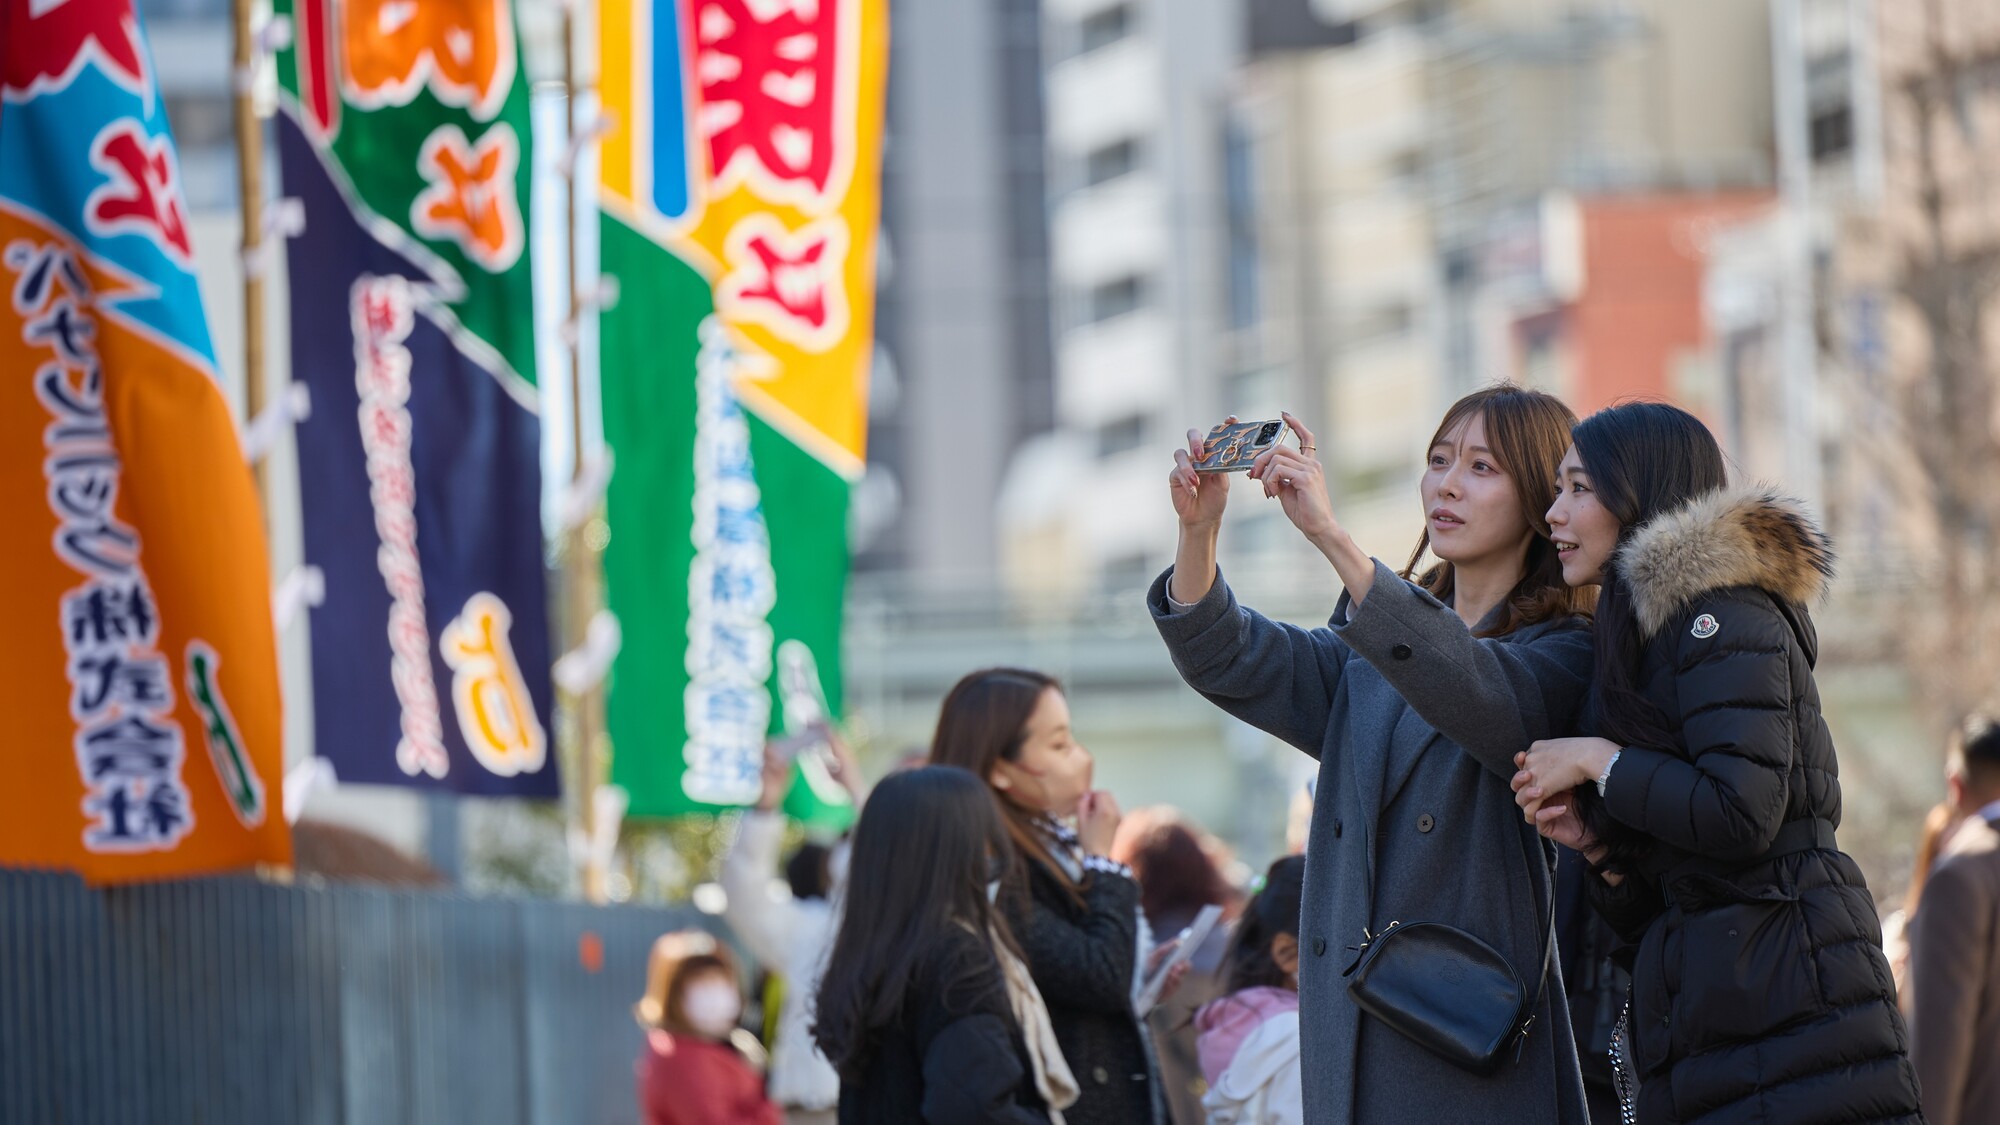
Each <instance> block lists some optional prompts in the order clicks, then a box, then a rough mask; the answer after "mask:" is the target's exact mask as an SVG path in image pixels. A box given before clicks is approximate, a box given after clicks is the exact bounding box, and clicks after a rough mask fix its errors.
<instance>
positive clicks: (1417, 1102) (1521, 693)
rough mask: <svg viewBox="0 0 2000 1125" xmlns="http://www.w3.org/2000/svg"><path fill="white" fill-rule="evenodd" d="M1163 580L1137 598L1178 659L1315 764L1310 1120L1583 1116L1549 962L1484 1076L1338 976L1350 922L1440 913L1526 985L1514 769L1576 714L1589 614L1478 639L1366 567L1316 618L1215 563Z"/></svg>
mask: <svg viewBox="0 0 2000 1125" xmlns="http://www.w3.org/2000/svg"><path fill="white" fill-rule="evenodd" d="M1171 576H1172V571H1171V570H1170V571H1168V572H1167V574H1165V575H1162V576H1161V577H1160V578H1159V580H1158V581H1156V582H1154V584H1153V587H1152V589H1151V590H1150V591H1149V592H1148V594H1147V602H1148V604H1149V606H1150V608H1151V609H1152V612H1153V619H1154V622H1155V624H1157V625H1158V626H1159V629H1160V635H1161V636H1162V637H1164V638H1165V639H1166V642H1167V648H1168V650H1169V651H1170V652H1171V653H1172V655H1173V659H1174V665H1175V667H1177V668H1178V669H1179V670H1180V673H1181V676H1182V677H1183V678H1185V679H1186V680H1187V682H1188V684H1189V685H1190V686H1191V687H1193V688H1194V689H1195V690H1196V691H1198V692H1200V693H1201V694H1202V695H1203V696H1205V697H1206V698H1207V699H1208V700H1209V701H1210V702H1212V703H1214V704H1215V705H1216V706H1218V707H1221V708H1222V709H1223V710H1225V711H1227V712H1229V713H1230V714H1232V715H1235V716H1236V717H1237V718H1239V719H1242V720H1243V721H1245V722H1247V723H1249V724H1251V725H1252V726H1255V727H1258V728H1259V729H1261V730H1264V731H1267V732H1269V733H1270V734H1272V735H1274V736H1276V737H1278V738H1281V739H1283V740H1284V741H1286V742H1288V743H1290V744H1291V745H1293V746H1296V747H1298V748H1299V749H1300V750H1303V751H1305V752H1306V753H1308V754H1310V755H1312V756H1313V757H1315V758H1317V759H1319V763H1320V767H1319V784H1318V788H1317V791H1316V797H1315V801H1314V804H1313V817H1312V834H1311V836H1310V838H1309V841H1308V843H1307V846H1306V878H1305V897H1304V906H1303V916H1302V917H1301V919H1300V926H1299V952H1300V962H1299V994H1300V995H1299V1000H1300V1011H1299V1017H1300V1048H1301V1066H1302V1068H1303V1070H1304V1078H1305V1110H1306V1120H1307V1121H1309V1122H1312V1123H1313V1125H1349V1123H1350V1122H1358V1123H1360V1125H1397V1123H1401V1122H1408V1123H1410V1125H1433V1123H1442V1122H1450V1123H1453V1125H1461V1123H1465V1122H1535V1123H1537V1125H1539V1123H1543V1122H1549V1123H1557V1125H1588V1122H1589V1115H1588V1113H1587V1111H1586V1110H1585V1108H1584V1095H1583V1077H1582V1074H1581V1072H1580V1071H1579V1069H1578V1066H1577V1057H1576V1045H1575V1041H1574V1040H1573V1039H1572V1037H1571V1032H1570V1022H1569V1007H1568V1003H1567V1000H1566V997H1565V993H1564V991H1563V987H1562V979H1561V974H1560V973H1558V972H1551V973H1550V974H1549V981H1548V990H1547V993H1546V994H1545V995H1544V996H1543V998H1542V1003H1541V1005H1540V1007H1539V1009H1538V1010H1537V1012H1536V1017H1535V1022H1534V1025H1533V1027H1532V1028H1531V1030H1530V1033H1529V1035H1528V1038H1527V1040H1526V1042H1525V1044H1524V1047H1523V1053H1522V1056H1521V1060H1520V1062H1519V1063H1518V1064H1517V1063H1514V1062H1513V1061H1512V1060H1509V1061H1507V1062H1505V1063H1503V1064H1502V1065H1501V1067H1500V1069H1499V1070H1498V1071H1497V1072H1495V1073H1494V1074H1493V1075H1491V1076H1488V1077H1483V1078H1482V1077H1478V1076H1476V1075H1473V1074H1470V1073H1468V1072H1466V1071H1463V1070H1460V1069H1459V1068H1458V1067H1456V1066H1453V1065H1452V1064H1451V1063H1448V1062H1446V1061H1444V1060H1443V1059H1440V1058H1438V1057H1437V1056H1435V1055H1432V1054H1431V1053H1430V1052H1428V1051H1426V1050H1425V1049H1424V1048H1422V1047H1420V1046H1418V1045H1417V1044H1415V1043H1413V1042H1411V1041H1410V1040H1408V1039H1405V1038H1404V1037H1403V1036H1401V1035H1400V1034H1398V1033H1397V1032H1395V1031H1393V1030H1390V1029H1389V1028H1388V1027H1386V1026H1384V1025H1382V1024H1380V1023H1378V1022H1376V1021H1375V1020H1374V1019H1372V1018H1369V1017H1364V1016H1363V1015H1362V1014H1361V1010H1360V1009H1359V1008H1357V1007H1356V1006H1355V1004H1354V1001H1353V1000H1352V999H1351V998H1350V997H1349V996H1348V995H1347V981H1346V979H1345V978H1344V977H1343V975H1342V974H1343V973H1344V972H1345V971H1346V969H1347V968H1348V966H1349V965H1350V964H1352V963H1353V961H1354V959H1355V953H1354V952H1353V950H1352V949H1351V948H1350V947H1353V946H1358V945H1360V944H1361V942H1362V940H1363V938H1362V928H1363V927H1364V926H1366V927H1369V928H1370V929H1373V930H1380V929H1381V928H1382V927H1384V926H1386V925H1388V924H1389V923H1390V922H1391V921H1395V920H1401V921H1403V922H1416V921H1436V922H1448V923H1451V924H1452V925H1456V926H1460V927H1462V928H1464V929H1466V930H1468V931H1470V932H1472V933H1473V934H1476V935H1478V936H1479V937H1481V938H1483V939H1485V940H1486V941H1487V942H1488V943H1490V944H1491V945H1493V947H1494V948H1496V949H1498V950H1499V951H1500V952H1501V953H1502V954H1504V955H1505V956H1506V957H1507V958H1508V960H1509V962H1510V963H1511V964H1512V965H1513V966H1514V970H1515V972H1517V973H1519V974H1520V976H1521V979H1522V981H1523V983H1525V984H1526V985H1527V987H1529V988H1530V989H1532V988H1534V986H1535V980H1536V977H1537V976H1538V974H1539V973H1540V971H1541V956H1542V940H1543V933H1544V930H1543V927H1544V925H1545V924H1546V921H1547V918H1548V902H1549V898H1548V896H1549V894H1550V893H1551V891H1552V889H1553V888H1552V871H1553V863H1554V858H1553V850H1552V848H1551V847H1550V846H1548V845H1545V844H1544V843H1543V842H1542V841H1541V840H1540V838H1539V837H1537V836H1535V835H1534V832H1533V829H1531V828H1529V827H1528V825H1527V824H1526V823H1525V822H1524V821H1523V819H1522V817H1521V813H1520V810H1519V809H1518V808H1516V807H1515V805H1514V794H1513V791H1512V789H1511V788H1510V787H1509V786H1508V779H1509V778H1510V777H1512V776H1513V774H1514V771H1515V767H1514V761H1513V759H1514V755H1515V754H1516V753H1517V752H1519V751H1522V750H1525V749H1527V747H1528V744H1529V743H1530V742H1532V741H1534V740H1536V739H1539V738H1550V737H1556V736H1560V735H1566V734H1568V733H1570V732H1571V731H1572V730H1574V729H1575V727H1574V720H1575V717H1576V714H1577V711H1578V710H1579V708H1580V706H1581V705H1582V703H1583V700H1584V697H1585V693H1586V690H1587V689H1588V686H1589V683H1590V675H1591V640H1590V632H1589V630H1588V629H1587V628H1586V627H1584V626H1583V625H1582V624H1581V623H1565V624H1560V625H1556V624H1545V625H1539V626H1531V627H1528V628H1525V629H1519V630H1516V631H1515V632H1514V633H1512V634H1509V635H1508V636H1505V637H1499V638H1492V639H1478V638H1475V637H1474V636H1473V635H1472V630H1470V629H1468V628H1467V627H1466V625H1465V623H1464V622H1462V621H1460V620H1459V618H1458V616H1457V614H1455V613H1453V612H1452V610H1451V609H1450V608H1449V607H1448V606H1446V605H1444V604H1442V603H1440V602H1439V601H1438V600H1437V599H1435V598H1433V597H1431V596H1430V595H1429V594H1427V593H1425V592H1424V591H1422V590H1421V589H1419V588H1418V587H1416V586H1415V585H1413V584H1411V583H1408V582H1405V581H1404V580H1403V579H1401V578H1399V577H1397V575H1396V574H1395V572H1393V571H1391V570H1390V569H1389V568H1388V567H1386V566H1384V565H1383V564H1381V563H1380V562H1377V563H1376V564H1375V583H1374V586H1373V588H1372V589H1371V590H1370V591H1369V593H1368V597H1367V598H1366V599H1365V600H1364V601H1363V602H1362V603H1361V605H1360V607H1359V608H1358V609H1353V610H1352V611H1351V613H1350V605H1351V603H1350V602H1349V600H1348V598H1347V597H1346V596H1345V595H1342V597H1341V600H1340V603H1339V606H1338V607H1337V608H1336V610H1335V612H1334V615H1333V618H1332V620H1331V622H1330V623H1329V624H1328V626H1327V627H1325V628H1319V629H1301V628H1298V627H1296V626H1292V625H1285V624H1281V623H1279V622H1274V621H1271V620H1270V619H1268V618H1266V617H1264V616H1262V615H1261V614H1258V613H1257V612H1255V611H1253V610H1250V609H1246V608H1244V607H1243V606H1241V605H1238V604H1237V602H1236V599H1235V596H1234V595H1233V594H1231V593H1230V591H1229V588H1228V586H1227V585H1226V584H1225V583H1224V582H1223V581H1222V578H1221V575H1220V574H1218V575H1217V577H1216V581H1215V585H1214V586H1213V587H1212V588H1211V589H1210V590H1209V592H1208V595H1207V596H1206V597H1204V598H1203V599H1202V600H1201V601H1200V602H1199V603H1197V604H1195V605H1194V606H1192V607H1189V608H1187V609H1185V610H1182V611H1180V612H1175V611H1174V609H1173V607H1172V606H1171V605H1170V603H1169V602H1168V600H1167V595H1166V589H1167V580H1168V578H1170V577H1171ZM1530 854H1532V855H1533V856H1534V857H1535V859H1534V860H1532V861H1531V860H1530V858H1529V857H1530ZM1371 867H1372V868H1373V872H1374V887H1375V891H1374V894H1375V900H1374V904H1373V908H1372V910H1371V908H1370V905H1369V873H1370V868H1371Z"/></svg>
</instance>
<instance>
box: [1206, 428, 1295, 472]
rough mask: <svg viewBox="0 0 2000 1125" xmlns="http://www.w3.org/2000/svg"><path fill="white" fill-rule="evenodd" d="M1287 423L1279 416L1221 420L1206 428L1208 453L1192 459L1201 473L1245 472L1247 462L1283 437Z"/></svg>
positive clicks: (1283, 438) (1248, 467)
mask: <svg viewBox="0 0 2000 1125" xmlns="http://www.w3.org/2000/svg"><path fill="white" fill-rule="evenodd" d="M1286 429H1287V427H1286V426H1285V423H1284V421H1283V420H1282V419H1277V418H1271V419H1266V420H1263V421H1257V422H1224V423H1223V424H1222V425H1220V426H1217V427H1215V428H1214V429H1212V430H1210V431H1208V440H1207V444H1206V446H1205V448H1206V449H1207V450H1208V456H1206V457H1203V458H1202V459H1201V460H1199V461H1196V462H1195V463H1194V467H1195V470H1196V471H1197V472H1203V473H1241V472H1248V471H1249V469H1250V464H1251V462H1253V461H1255V460H1257V458H1258V457H1259V456H1261V455H1262V454H1263V453H1264V451H1265V450H1267V449H1270V448H1271V447H1272V446H1274V445H1276V444H1278V443H1279V442H1281V441H1283V440H1285V432H1286Z"/></svg>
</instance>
